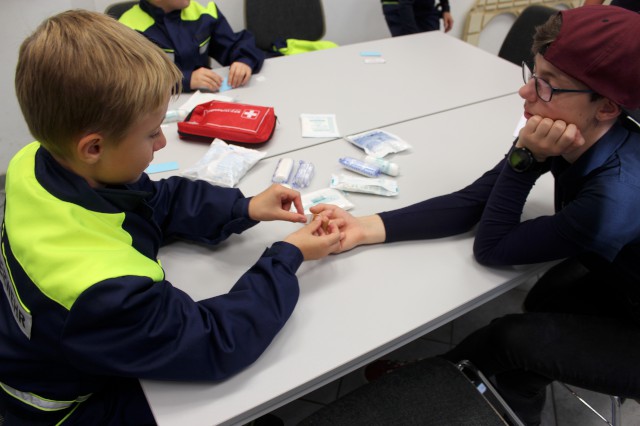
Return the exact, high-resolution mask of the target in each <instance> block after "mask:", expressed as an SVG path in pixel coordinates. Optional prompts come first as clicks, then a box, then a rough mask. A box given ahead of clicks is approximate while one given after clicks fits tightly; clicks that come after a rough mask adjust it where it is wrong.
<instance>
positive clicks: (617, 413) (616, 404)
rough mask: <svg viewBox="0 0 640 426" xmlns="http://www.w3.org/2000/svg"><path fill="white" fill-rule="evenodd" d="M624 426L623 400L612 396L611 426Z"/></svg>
mask: <svg viewBox="0 0 640 426" xmlns="http://www.w3.org/2000/svg"><path fill="white" fill-rule="evenodd" d="M621 424H622V399H621V398H620V397H618V396H613V395H611V425H612V426H620V425H621Z"/></svg>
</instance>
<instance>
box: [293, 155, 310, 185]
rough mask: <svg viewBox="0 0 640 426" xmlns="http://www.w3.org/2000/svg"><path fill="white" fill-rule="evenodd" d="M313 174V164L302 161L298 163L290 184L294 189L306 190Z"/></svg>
mask: <svg viewBox="0 0 640 426" xmlns="http://www.w3.org/2000/svg"><path fill="white" fill-rule="evenodd" d="M314 172H315V168H314V167H313V163H310V162H308V161H304V160H300V161H298V170H296V174H295V175H294V176H293V179H291V184H292V185H293V187H294V188H298V189H299V188H306V187H307V186H309V183H310V182H311V178H313V174H314Z"/></svg>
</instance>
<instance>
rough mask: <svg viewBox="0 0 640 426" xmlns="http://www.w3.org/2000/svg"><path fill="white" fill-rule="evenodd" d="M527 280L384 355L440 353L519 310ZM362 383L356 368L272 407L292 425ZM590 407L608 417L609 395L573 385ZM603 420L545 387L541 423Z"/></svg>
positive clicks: (639, 417)
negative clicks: (503, 316)
mask: <svg viewBox="0 0 640 426" xmlns="http://www.w3.org/2000/svg"><path fill="white" fill-rule="evenodd" d="M529 288H530V284H526V285H523V286H522V287H518V288H515V289H513V290H511V291H509V292H507V293H505V294H503V295H502V296H500V297H498V298H496V299H494V300H493V301H491V302H489V303H487V304H485V305H484V306H481V307H479V308H477V309H475V310H473V311H471V312H469V313H467V314H465V315H463V316H461V317H459V318H458V319H456V320H454V321H452V322H451V323H449V324H447V325H445V326H443V327H441V328H439V329H437V330H435V331H433V332H432V333H430V334H428V335H426V336H423V337H421V338H419V339H417V340H416V341H414V342H412V343H410V344H408V345H406V346H404V347H402V348H400V349H398V350H397V351H395V352H393V353H391V354H390V355H388V356H387V357H386V358H391V359H396V360H410V359H416V358H425V357H429V356H433V355H436V354H440V353H442V352H445V351H446V350H448V349H449V348H450V347H452V345H454V344H456V343H457V342H459V341H460V340H461V339H462V338H463V337H465V336H466V335H467V334H469V333H470V332H472V331H473V330H475V329H477V328H479V327H481V326H482V325H484V324H486V323H487V322H489V321H490V320H491V319H493V318H496V317H498V316H501V315H504V314H506V313H510V312H519V311H520V306H521V304H522V301H523V300H524V297H525V295H526V293H527V291H528V289H529ZM364 383H365V380H364V376H363V372H362V370H358V371H355V372H353V373H351V374H349V375H347V376H345V377H343V378H342V379H340V380H337V381H335V382H333V383H330V384H328V385H326V386H324V387H322V388H320V389H318V390H316V391H314V392H312V393H310V394H308V395H306V396H305V397H303V398H300V399H298V400H296V401H293V402H291V403H289V404H287V405H285V406H283V407H281V408H279V409H277V410H275V411H273V414H275V415H276V416H277V417H279V418H280V419H282V420H283V421H284V424H285V426H294V425H296V424H297V423H298V422H299V421H300V420H302V419H303V418H305V417H306V416H308V415H309V414H311V413H313V412H314V411H315V410H317V409H318V408H320V407H322V406H323V405H325V404H327V403H329V402H331V401H333V400H334V399H335V398H337V397H339V396H341V395H344V394H346V393H348V392H349V391H351V390H353V389H355V388H357V387H358V386H360V385H362V384H364ZM575 390H576V391H577V392H578V394H579V395H580V396H582V397H583V398H584V399H585V400H586V401H587V402H588V403H589V404H590V405H591V406H592V407H594V408H595V409H596V410H598V411H599V412H601V413H602V414H603V415H605V417H607V418H608V419H610V415H611V408H610V404H611V403H610V398H609V397H608V396H607V395H602V394H597V393H594V392H589V391H586V390H582V389H575ZM621 419H622V422H621V424H622V425H623V426H638V425H640V405H639V404H638V403H637V402H636V401H633V400H627V401H625V402H624V403H623V404H622V416H621ZM605 424H606V423H605V422H604V421H602V420H601V419H600V418H598V417H597V416H596V415H595V414H593V413H592V412H591V411H589V409H588V408H586V407H585V406H584V405H582V403H580V402H579V401H578V400H577V399H576V398H575V397H574V396H572V395H571V394H570V393H569V391H567V390H566V389H565V388H564V387H562V386H561V385H559V384H557V383H554V384H553V385H552V386H550V388H549V390H548V397H547V404H546V406H545V409H544V412H543V421H542V426H601V425H605Z"/></svg>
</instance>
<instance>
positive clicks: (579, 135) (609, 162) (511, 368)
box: [313, 5, 640, 425]
mask: <svg viewBox="0 0 640 426" xmlns="http://www.w3.org/2000/svg"><path fill="white" fill-rule="evenodd" d="M532 50H533V53H534V56H535V67H534V69H533V70H529V69H528V68H527V67H526V65H524V64H523V79H524V85H523V86H522V88H521V89H520V91H519V94H520V96H521V97H522V98H523V100H524V115H525V117H526V119H527V122H526V124H525V126H524V127H523V128H522V130H521V131H520V134H519V137H518V138H517V139H516V141H515V142H514V144H513V145H512V147H511V149H510V150H509V152H508V154H507V155H506V158H504V159H503V160H502V161H500V162H499V163H498V164H497V165H496V166H495V167H494V168H493V169H492V170H490V171H488V172H487V173H485V174H484V175H483V176H481V177H480V178H479V179H478V180H476V181H475V182H474V183H472V184H471V185H469V186H468V187H466V188H464V189H462V190H460V191H457V192H454V193H452V194H448V195H445V196H441V197H436V198H433V199H429V200H426V201H423V202H420V203H417V204H414V205H411V206H407V207H404V208H401V209H398V210H394V211H388V212H382V213H379V214H376V215H371V216H363V217H353V216H351V215H350V214H348V213H346V212H344V211H342V210H340V209H338V208H335V207H334V206H327V205H323V206H318V207H316V208H315V209H313V210H315V211H314V213H319V212H320V211H323V214H324V215H328V216H330V217H336V218H342V219H344V220H345V221H346V225H345V226H344V229H343V230H344V231H345V232H346V238H345V239H344V240H343V241H342V251H346V250H350V249H352V248H354V247H356V246H358V245H363V244H375V243H391V242H397V241H406V240H416V239H427V238H438V237H444V236H449V235H454V234H457V233H461V232H466V231H468V230H470V229H472V228H473V227H476V236H475V242H474V255H475V258H476V259H477V261H478V262H479V263H482V264H484V265H491V266H498V265H518V264H530V263H538V262H547V261H552V260H562V261H561V262H560V263H559V264H557V266H555V267H553V268H551V269H550V270H549V271H548V272H547V273H546V274H545V275H544V276H543V277H542V278H541V279H540V280H539V281H538V283H537V284H536V285H535V286H534V287H533V288H532V290H531V291H530V293H529V294H528V295H527V298H526V301H525V303H524V308H525V313H521V314H512V315H507V316H505V317H502V318H498V319H495V320H493V321H492V322H491V323H490V324H489V325H487V326H485V327H484V328H482V329H480V330H478V331H476V332H474V333H472V334H471V335H470V336H468V337H467V338H466V339H465V340H463V341H462V342H461V343H460V344H459V345H458V346H457V347H455V348H454V349H453V350H451V351H450V352H448V353H446V354H445V355H444V357H445V358H446V359H448V360H450V361H453V362H457V361H460V360H464V359H468V360H470V361H471V362H472V363H474V364H475V365H476V366H477V367H478V368H479V369H480V370H481V371H483V372H484V373H485V374H486V375H489V376H493V377H495V379H496V382H497V385H498V389H499V390H500V391H501V393H502V395H503V396H504V397H505V399H506V400H507V402H508V403H509V405H510V406H511V407H512V408H513V409H514V410H515V411H516V412H517V414H518V415H519V416H520V417H521V418H522V420H523V421H524V422H525V423H526V424H530V425H534V424H539V423H540V413H541V410H542V408H543V405H544V400H545V394H546V386H547V385H548V384H549V383H551V382H552V381H554V380H559V381H562V382H565V383H569V384H573V385H576V386H579V387H582V388H587V389H591V390H594V391H597V392H603V393H608V394H614V395H618V396H621V397H631V398H639V397H640V363H639V362H638V360H640V213H639V212H640V129H639V128H638V127H637V124H636V123H634V122H633V121H631V120H630V119H629V118H628V117H627V114H626V113H625V112H624V111H625V109H635V108H638V107H640V85H639V84H638V77H639V76H640V61H638V58H639V57H640V14H637V13H633V12H630V11H628V10H626V9H622V8H618V7H611V6H597V5H596V6H584V7H579V8H576V9H570V10H565V11H560V12H559V13H558V14H556V15H555V16H553V17H552V18H550V19H549V21H547V23H545V24H544V25H542V26H540V27H539V28H538V29H537V32H536V34H535V36H534V43H533V48H532ZM548 171H551V173H552V174H553V176H554V178H555V214H553V215H550V216H542V217H538V218H535V219H532V220H526V221H521V218H520V214H521V212H522V209H523V206H524V204H525V202H526V200H527V197H528V195H529V192H530V190H531V188H532V187H533V185H534V184H535V183H536V181H537V180H538V178H540V176H541V175H542V174H544V173H546V172H548ZM410 391H411V390H410V389H408V390H407V392H410Z"/></svg>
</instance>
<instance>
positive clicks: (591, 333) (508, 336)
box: [444, 260, 640, 425]
mask: <svg viewBox="0 0 640 426" xmlns="http://www.w3.org/2000/svg"><path fill="white" fill-rule="evenodd" d="M610 281H611V280H607V277H606V276H604V275H602V274H598V273H594V272H590V271H588V270H587V269H585V268H584V267H582V265H581V264H580V263H579V262H577V261H575V260H567V261H564V262H562V263H560V264H558V265H556V266H555V267H553V268H551V269H550V270H549V271H548V272H547V273H546V274H545V275H544V276H543V277H542V278H541V279H540V280H539V281H538V283H536V285H535V286H534V287H533V288H532V290H531V291H530V293H529V294H528V295H527V298H526V300H525V303H524V308H525V311H526V312H525V313H522V314H511V315H506V316H504V317H502V318H498V319H495V320H493V321H492V322H491V323H490V324H489V325H487V326H485V327H483V328H481V329H479V330H478V331H476V332H474V333H472V334H471V335H469V336H468V337H467V338H465V339H464V340H463V341H462V342H461V343H460V344H459V345H458V346H457V347H455V348H454V349H452V350H451V351H450V352H448V353H447V354H445V355H444V357H445V358H447V359H449V360H450V361H453V362H457V361H459V360H463V359H468V360H470V361H471V362H473V363H474V364H475V365H476V366H477V367H478V368H479V369H480V370H481V371H483V372H484V373H485V375H487V376H493V377H494V378H495V381H496V383H497V386H498V390H499V391H500V393H501V394H502V395H503V397H504V398H505V400H506V401H507V403H508V404H509V405H510V406H511V407H512V408H513V409H514V411H515V412H516V413H517V414H518V415H519V416H520V418H521V419H522V420H523V421H524V422H525V423H527V424H532V425H535V424H539V423H540V414H541V411H542V408H543V406H544V402H545V395H546V386H547V385H548V384H550V383H551V382H553V381H554V380H557V381H561V382H564V383H567V384H572V385H575V386H578V387H582V388H585V389H589V390H593V391H596V392H601V393H606V394H611V395H617V396H620V397H630V398H638V397H640V363H638V360H639V359H640V325H638V322H637V319H636V318H634V317H633V314H632V313H631V312H632V310H631V309H627V305H628V304H629V302H628V300H627V298H626V296H624V295H623V293H622V292H619V291H617V289H616V287H615V285H613V283H611V282H610ZM638 285H640V283H638Z"/></svg>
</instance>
